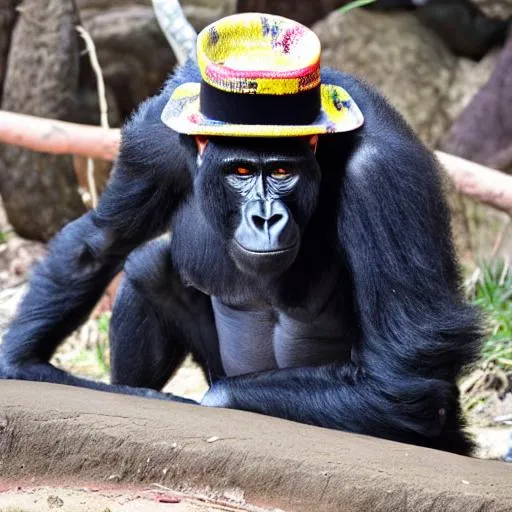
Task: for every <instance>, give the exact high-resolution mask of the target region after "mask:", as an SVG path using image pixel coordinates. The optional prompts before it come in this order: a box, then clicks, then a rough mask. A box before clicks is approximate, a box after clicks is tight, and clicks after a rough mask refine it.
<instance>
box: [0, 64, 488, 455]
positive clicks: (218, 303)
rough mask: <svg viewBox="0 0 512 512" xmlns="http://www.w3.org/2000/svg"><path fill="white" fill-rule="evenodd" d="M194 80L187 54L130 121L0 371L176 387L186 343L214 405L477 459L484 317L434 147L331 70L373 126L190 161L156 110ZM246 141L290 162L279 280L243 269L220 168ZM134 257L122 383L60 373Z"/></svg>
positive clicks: (120, 310) (221, 146)
mask: <svg viewBox="0 0 512 512" xmlns="http://www.w3.org/2000/svg"><path fill="white" fill-rule="evenodd" d="M186 81H199V76H198V72H197V69H196V68H195V67H194V65H193V64H191V63H189V64H187V65H186V66H185V67H183V68H181V69H180V70H178V72H177V73H176V74H175V75H174V77H172V78H171V79H170V81H169V82H168V83H167V84H166V86H165V87H164V89H163V90H162V92H161V93H160V94H159V95H158V96H156V97H155V98H152V99H150V100H148V101H147V102H145V103H144V104H142V105H141V107H140V108H139V110H138V112H137V113H136V114H135V115H134V116H133V117H132V119H131V120H130V122H129V123H128V124H127V125H126V126H125V127H124V129H123V132H122V146H121V153H120V156H119V159H118V161H117V163H116V166H115V170H114V173H113V176H112V178H111V181H110V183H109V186H108V188H107V190H106V192H105V193H104V195H103V196H102V198H101V201H100V205H99V206H98V208H97V209H96V210H95V211H93V212H90V213H88V214H86V215H84V216H83V217H82V218H80V219H78V220H77V221H75V222H73V223H71V224H69V225H68V226H67V227H66V228H65V229H64V230H63V231H62V232H61V233H60V234H59V235H58V236H57V237H56V238H55V240H54V241H53V242H52V247H51V251H50V256H49V257H48V258H47V260H46V261H45V262H43V263H42V264H41V265H40V266H39V267H38V268H37V269H36V270H35V271H34V275H33V277H32V280H31V285H30V290H29V292H28V295H27V296H26V298H25V299H24V301H23V303H22V305H21V307H20V310H19V312H18V315H17V317H16V318H15V319H14V321H13V322H12V324H11V326H10V329H9V331H8V333H7V335H6V336H5V339H4V343H3V345H2V348H1V350H2V352H1V360H0V374H1V375H2V376H3V377H4V378H20V379H30V380H44V381H50V382H60V383H69V384H74V385H80V386H87V387H91V388H95V389H106V390H110V391H117V392H123V393H132V394H139V395H143V396H154V397H157V398H170V399H176V397H171V396H167V395H164V394H162V393H159V392H158V391H154V390H159V389H160V388H161V387H162V386H163V385H164V383H165V381H166V380H167V379H168V378H169V377H170V376H171V375H172V373H173V371H174V370H175V368H176V366H177V365H178V364H179V363H180V361H181V360H182V358H183V357H184V356H185V354H186V353H188V352H192V353H193V354H194V356H195V358H196V359H197V360H198V361H199V363H200V364H201V365H202V367H203V368H204V370H205V372H206V374H207V376H208V378H209V380H210V382H211V384H212V387H211V389H210V391H209V392H208V393H207V395H206V397H205V399H204V401H203V404H204V405H215V406H225V407H232V408H238V409H245V410H251V411H256V412H261V413H264V414H269V415H273V416H279V417H283V418H288V419H292V420H296V421H300V422H304V423H310V424H313V425H320V426H324V427H329V428H336V429H342V430H347V431H351V432H358V433H364V434H370V435H376V436H380V437H384V438H388V439H394V440H397V441H403V442H409V443H414V444H418V445H423V446H429V447H433V448H439V449H443V450H448V451H452V452H456V453H461V454H468V453H469V452H470V450H471V448H472V443H471V441H470V440H469V439H468V437H467V436H466V435H465V434H464V432H463V426H464V424H463V420H462V418H461V414H460V406H459V402H458V392H457V387H456V380H457V378H458V377H459V375H460V373H461V370H462V369H463V367H464V366H466V365H467V364H469V363H471V362H473V361H474V360H475V358H476V356H477V353H478V350H479V342H480V329H479V319H478V315H477V314H476V312H475V311H474V310H473V309H472V308H471V307H469V306H468V305H467V304H466V303H465V301H464V298H463V293H462V290H461V288H460V284H461V283H460V278H459V274H458V268H457V264H456V260H455V255H454V250H453V245H452V241H451V235H450V227H449V212H448V209H447V206H446V204H445V202H444V200H443V197H442V192H441V178H440V173H439V170H438V167H437V164H436V162H435V160H434V158H433V156H432V154H431V153H430V152H429V151H428V150H427V149H426V148H425V147H424V146H423V145H422V144H421V143H420V142H419V140H418V139H417V138H416V136H415V135H414V134H413V133H412V132H411V130H410V128H409V127H408V126H407V125H406V123H405V122H404V121H403V119H402V118H401V117H400V116H399V115H398V114H397V113H396V112H395V111H394V110H393V109H392V108H391V107H390V106H389V105H388V104H387V102H386V101H385V100H384V99H383V98H382V97H381V96H379V95H378V94H377V93H376V92H374V91H373V90H372V89H371V88H369V87H368V86H367V85H365V84H364V83H362V82H361V81H359V80H357V79H356V78H354V77H351V76H349V75H346V74H343V73H340V72H338V71H333V70H329V69H325V70H323V75H322V81H323V82H324V83H333V84H339V85H342V86H343V87H345V88H346V89H347V90H348V91H349V93H350V94H351V95H352V97H353V98H354V99H355V101H356V102H357V103H358V105H359V106H360V108H361V110H362V111H363V114H364V116H365V124H364V126H363V127H362V128H361V129H359V130H357V131H354V132H350V133H346V134H333V135H325V136H322V137H320V141H319V144H318V152H317V154H316V160H315V159H314V158H313V153H311V151H310V150H309V148H308V147H307V144H306V143H305V142H304V141H301V140H297V139H282V140H266V141H265V140H250V139H222V138H219V139H212V140H211V141H210V143H209V144H208V146H207V149H206V151H205V153H204V163H203V165H201V166H200V167H199V169H197V164H196V159H197V150H196V149H195V143H194V140H193V138H191V137H188V136H183V135H178V134H177V133H174V132H173V131H171V130H170V129H169V128H167V127H166V126H165V125H164V124H163V123H162V122H161V121H160V114H161V111H162V109H163V107H164V105H165V104H166V102H167V100H168V98H169V96H170V94H171V91H172V90H173V89H174V88H175V87H176V85H177V84H180V83H183V82H186ZM247 151H249V152H251V151H252V152H256V153H257V154H261V155H263V157H261V159H262V165H265V161H266V160H267V158H272V157H274V156H275V155H276V154H279V155H284V156H283V157H288V156H290V155H294V154H296V155H297V162H298V163H297V166H298V168H300V172H299V174H300V180H299V185H298V186H297V188H296V190H294V191H293V193H290V194H288V195H287V197H286V198H283V204H284V203H285V204H286V205H287V208H288V209H289V211H290V212H291V215H292V217H293V218H294V219H295V222H296V223H297V225H298V226H299V230H300V237H301V245H300V250H299V252H298V255H297V256H296V258H295V260H294V261H293V263H291V265H290V266H289V267H288V268H287V269H286V270H284V271H282V272H281V273H278V274H277V275H276V273H275V272H270V273H269V274H268V276H266V275H265V274H262V275H252V274H251V273H246V272H243V271H242V270H240V268H239V266H237V264H235V260H236V258H235V256H234V255H233V252H230V246H229V243H230V240H231V238H232V237H233V236H234V235H233V233H234V231H235V230H236V225H237V223H238V222H240V199H239V197H238V196H237V193H236V191H234V190H233V189H231V190H230V189H229V187H226V184H225V176H223V175H222V173H216V172H215V168H214V167H215V165H216V164H217V163H218V160H219V158H220V157H219V155H231V156H230V158H231V157H233V156H234V157H237V155H241V154H245V153H247ZM258 151H259V153H258ZM244 152H245V153H244ZM222 158H224V156H223V157H222ZM226 158H227V157H226ZM299 160H300V162H299ZM212 166H213V167H212ZM318 170H320V172H318ZM169 228H171V231H172V233H173V234H172V237H171V238H169V237H168V236H165V235H164V233H165V232H166V231H167V230H168V229H169ZM161 235H164V236H161ZM158 237H160V238H158ZM294 257H295V256H294ZM234 258H235V259H234ZM287 265H288V263H287ZM123 266H124V269H125V271H126V277H125V279H124V282H123V284H122V286H121V289H120V291H119V294H118V298H117V300H116V305H115V308H114V312H113V319H112V326H111V345H112V381H113V384H112V385H106V384H99V383H93V382H90V381H86V380H84V379H78V378H76V377H73V376H70V375H68V374H66V373H64V372H62V371H60V370H57V369H56V368H54V367H52V366H50V365H49V364H48V361H49V359H50V358H51V356H52V354H53V352H54V351H55V349H56V347H57V346H58V344H59V343H60V342H61V340H62V339H63V338H64V337H65V336H66V335H68V334H69V333H71V332H72V331H73V330H74V329H75V328H76V327H78V326H79V325H80V323H81V322H82V321H83V320H84V319H85V318H86V317H87V315H88V313H89V312H90V311H91V309H92V308H93V306H94V304H95V303H96V302H97V300H98V299H99V297H100V296H101V293H102V291H103V290H104V288H105V287H106V286H107V284H108V282H109V280H110V279H111V278H112V276H114V275H115V274H116V273H117V272H118V271H119V270H120V269H122V268H123ZM210 296H213V297H214V300H213V304H214V306H213V307H212V300H211V298H210ZM215 315H216V317H215ZM260 319H261V321H260ZM269 326H270V327H271V328H272V329H270V327H269ZM219 329H220V330H219ZM269 329H270V330H269ZM221 331H222V332H221ZM219 333H221V334H222V336H221V337H223V340H224V341H222V343H220V341H219ZM333 333H342V336H338V334H333ZM246 341H247V342H246ZM233 347H235V348H234V349H233ZM259 351H261V354H262V355H261V360H259V359H258V357H259V356H258V353H259ZM244 361H245V362H248V365H249V366H248V371H251V373H248V374H246V373H245V371H244V370H243V368H244V366H243V364H244ZM228 366H229V368H230V369H229V370H227V369H226V368H227V367H228ZM132 386H133V387H132Z"/></svg>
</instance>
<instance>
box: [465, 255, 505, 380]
mask: <svg viewBox="0 0 512 512" xmlns="http://www.w3.org/2000/svg"><path fill="white" fill-rule="evenodd" d="M471 299H472V300H473V303H474V304H476V305H477V306H479V307H480V308H482V310H483V311H484V313H485V315H486V318H487V323H488V332H489V335H488V337H487V339H486V340H485V342H484V345H483V349H482V356H483V359H484V362H486V363H490V362H493V363H494V364H496V365H497V366H499V367H500V368H502V369H504V370H507V371H512V269H511V268H510V267H509V266H508V265H506V264H505V263H504V262H499V263H497V264H494V265H489V264H484V265H483V266H482V267H481V268H480V273H479V276H478V279H477V280H476V281H475V283H474V286H473V290H472V291H471Z"/></svg>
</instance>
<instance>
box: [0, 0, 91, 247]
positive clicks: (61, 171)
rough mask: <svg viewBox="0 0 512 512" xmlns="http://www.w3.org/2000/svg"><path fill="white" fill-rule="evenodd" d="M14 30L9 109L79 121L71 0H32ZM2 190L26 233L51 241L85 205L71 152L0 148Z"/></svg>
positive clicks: (7, 88) (17, 224) (11, 219)
mask: <svg viewBox="0 0 512 512" xmlns="http://www.w3.org/2000/svg"><path fill="white" fill-rule="evenodd" d="M19 11H20V12H19V16H18V20H17V22H16V25H15V28H14V31H13V33H12V40H11V47H10V53H9V57H8V64H7V72H6V76H5V81H4V90H3V98H2V108H3V109H5V110H11V111H14V112H20V113H25V114H33V115H37V116H42V117H47V118H52V119H60V120H76V115H75V112H76V109H77V93H78V83H79V47H78V34H77V32H76V30H75V25H76V22H77V16H76V10H75V6H74V3H73V1H72V0H44V1H42V0H25V1H24V2H23V3H22V4H21V5H20V7H19ZM0 194H1V195H2V199H3V201H4V205H5V209H6V212H7V216H8V219H9V222H10V223H11V224H12V225H13V227H14V229H15V230H16V231H17V232H18V233H19V234H20V235H21V236H24V237H27V238H31V239H34V240H44V241H46V240H48V239H49V238H50V237H51V236H53V235H54V234H55V233H56V232H57V231H58V230H59V229H60V228H61V227H62V226H63V225H64V224H66V223H67V222H69V221H71V220H73V219H74V218H76V217H78V216H80V215H81V214H82V213H84V211H85V207H84V204H83V202H82V199H81V197H80V195H79V193H78V187H77V181H76V177H75V174H74V171H73V160H72V157H71V156H63V155H48V154H44V153H34V152H31V151H27V150H24V149H20V148H17V147H11V146H1V147H0Z"/></svg>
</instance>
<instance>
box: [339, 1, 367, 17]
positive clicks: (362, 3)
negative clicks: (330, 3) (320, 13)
mask: <svg viewBox="0 0 512 512" xmlns="http://www.w3.org/2000/svg"><path fill="white" fill-rule="evenodd" d="M375 1H376V0H354V1H353V2H350V3H348V4H347V5H344V6H342V7H340V8H339V9H338V12H341V13H342V14H345V13H347V12H349V11H351V10H352V9H357V8H358V7H364V6H365V5H368V4H373V3H374V2H375Z"/></svg>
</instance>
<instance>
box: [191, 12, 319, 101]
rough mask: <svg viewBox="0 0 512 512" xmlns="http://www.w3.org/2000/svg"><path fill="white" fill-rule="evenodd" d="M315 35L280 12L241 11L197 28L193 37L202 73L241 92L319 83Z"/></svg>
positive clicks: (279, 91)
mask: <svg viewBox="0 0 512 512" xmlns="http://www.w3.org/2000/svg"><path fill="white" fill-rule="evenodd" d="M320 49H321V48H320V41H319V40H318V37H317V36H316V34H315V33H314V32H313V31H312V30H310V29H309V28H307V27H305V26H304V25H301V24H300V23H297V22H296V21H293V20H289V19H287V18H284V17H281V16H273V15H269V14H261V13H243V14H235V15H233V16H228V17H226V18H223V19H221V20H219V21H217V22H215V23H212V24H211V25H209V26H208V27H206V28H205V29H203V30H202V31H201V32H200V34H199V36H198V39H197V62H198V66H199V70H200V72H201V76H202V79H203V80H204V81H205V82H206V83H207V84H209V85H211V86H212V87H215V88H217V89H220V90H223V91H226V92H235V93H242V94H244V93H247V94H272V95H284V94H296V93H298V92H303V91H307V90H310V89H313V88H315V87H318V86H319V84H320Z"/></svg>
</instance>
